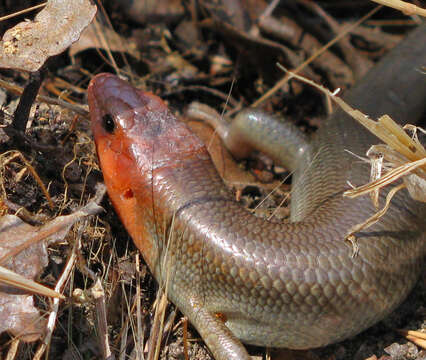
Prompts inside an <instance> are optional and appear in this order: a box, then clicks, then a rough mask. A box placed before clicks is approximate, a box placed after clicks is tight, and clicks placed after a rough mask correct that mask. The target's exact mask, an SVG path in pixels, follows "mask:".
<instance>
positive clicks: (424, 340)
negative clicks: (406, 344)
mask: <svg viewBox="0 0 426 360" xmlns="http://www.w3.org/2000/svg"><path fill="white" fill-rule="evenodd" d="M398 332H399V333H400V334H401V335H402V336H404V337H405V338H406V339H407V340H410V341H411V342H412V343H414V344H416V345H417V346H419V347H421V348H423V349H426V333H423V332H421V331H414V330H398Z"/></svg>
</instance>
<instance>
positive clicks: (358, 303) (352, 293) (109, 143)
mask: <svg viewBox="0 0 426 360" xmlns="http://www.w3.org/2000/svg"><path fill="white" fill-rule="evenodd" d="M425 62H426V26H425V25H423V26H420V27H419V28H418V29H416V30H415V31H413V32H412V33H411V34H410V35H409V36H408V37H407V38H406V39H405V40H404V41H403V42H402V43H401V44H400V45H399V46H398V47H397V48H396V49H394V50H393V51H392V52H391V53H390V54H388V55H387V56H386V57H385V59H384V60H382V61H381V63H380V64H378V65H377V66H376V67H375V68H374V69H373V70H372V71H371V72H370V73H369V74H368V75H367V76H366V77H365V78H364V79H363V81H362V82H360V83H359V84H358V85H357V86H356V87H354V88H353V89H352V90H350V91H349V92H348V93H347V95H346V96H345V99H346V101H348V102H349V103H350V104H351V105H352V106H353V107H355V108H359V109H360V110H362V111H363V112H365V113H367V114H368V115H370V116H371V117H377V116H379V115H382V114H385V113H386V114H389V115H391V116H392V117H393V118H394V119H397V120H400V121H404V122H407V121H415V120H416V119H417V118H419V117H420V116H421V115H422V114H424V112H425V107H426V101H425V100H426V96H425V95H426V78H425V76H424V75H423V74H421V73H420V72H419V71H418V69H419V68H420V67H421V66H424V65H425ZM88 98H89V106H90V114H91V122H92V130H93V134H94V138H95V142H96V147H97V152H98V156H99V161H100V165H101V168H102V171H103V175H104V180H105V183H106V185H107V188H108V193H109V196H110V199H111V201H112V203H113V205H114V207H115V209H116V211H117V213H118V215H119V216H120V218H121V220H122V222H123V223H124V225H125V227H126V229H127V231H128V232H129V234H130V235H131V237H132V238H133V240H134V242H135V244H136V246H137V247H138V248H139V249H140V251H141V252H142V254H143V257H144V259H145V261H146V262H147V264H148V266H149V268H150V269H151V271H152V273H153V275H154V276H155V278H156V279H157V281H158V282H159V283H160V284H163V285H166V286H167V294H168V297H169V299H170V300H171V301H172V302H174V303H175V304H176V305H177V306H178V307H179V309H180V310H181V311H182V312H183V313H184V314H185V315H186V316H187V317H188V318H189V320H190V321H191V322H192V324H193V325H194V326H195V327H196V329H197V330H198V332H199V333H200V335H201V336H202V338H203V339H204V341H205V342H206V344H207V345H208V347H209V348H210V350H211V351H212V353H213V355H214V357H215V359H216V360H221V359H235V360H236V359H249V356H248V354H247V352H246V350H245V348H244V346H243V345H242V344H241V342H240V341H239V340H238V339H240V340H241V341H242V342H245V343H249V344H255V345H262V346H272V347H287V348H292V349H306V348H314V347H320V346H324V345H327V344H330V343H333V342H337V341H340V340H343V339H345V338H347V337H350V336H353V335H355V334H357V333H359V332H360V331H362V330H363V329H366V328H368V327H369V326H371V325H373V324H374V323H376V322H378V321H380V320H381V319H383V318H384V317H385V316H386V315H387V314H389V313H390V312H391V311H392V310H393V309H395V307H396V306H398V304H400V303H401V302H402V300H403V299H404V298H405V297H406V295H407V294H408V292H409V291H410V290H411V289H412V287H413V285H414V284H415V282H416V279H417V278H418V276H419V273H420V272H421V270H422V266H423V260H424V255H425V253H426V236H425V228H426V221H425V215H426V209H425V206H423V205H421V204H420V203H417V202H415V201H413V200H411V199H410V198H409V197H408V195H407V193H406V192H405V190H404V191H400V192H399V193H398V194H397V195H396V196H395V197H394V198H393V200H392V205H391V207H390V208H389V210H388V212H387V213H386V215H385V216H384V217H383V218H382V219H381V220H380V221H379V222H378V223H377V224H375V225H374V226H373V227H371V228H369V229H368V230H365V231H363V232H361V233H358V234H357V243H358V246H359V254H358V256H356V257H353V256H352V247H351V245H349V244H348V243H347V242H345V241H344V236H345V234H346V233H347V231H348V229H350V228H351V227H352V226H353V225H355V224H359V223H361V222H363V221H364V220H365V219H367V218H368V217H369V216H370V215H371V214H372V213H373V212H374V208H373V206H372V205H371V203H370V200H369V198H368V197H365V198H361V199H358V200H349V199H345V198H343V197H342V192H343V191H344V190H345V189H347V188H348V182H350V183H352V184H357V185H359V184H363V183H365V182H367V181H368V174H369V169H368V165H366V164H363V163H362V162H360V161H358V160H357V159H356V158H354V157H353V155H351V154H349V153H348V152H346V151H345V150H349V151H351V152H353V153H356V154H359V155H363V154H365V151H366V150H367V149H368V147H369V146H370V145H371V144H374V143H376V142H377V139H375V138H374V137H373V136H371V135H369V134H368V133H367V132H366V130H364V129H363V128H361V126H360V125H358V124H357V123H356V122H355V121H354V120H353V119H351V118H349V117H348V116H347V115H345V114H343V113H342V112H341V111H336V112H335V114H334V115H332V116H331V117H329V118H328V119H327V120H326V121H325V123H324V125H323V126H322V127H321V128H320V130H319V131H318V132H317V134H316V135H315V138H314V139H313V141H312V142H311V143H310V144H309V145H308V144H305V143H304V142H303V141H300V143H301V147H302V148H301V150H300V151H299V152H298V155H297V156H295V157H293V158H292V157H291V155H290V156H289V154H288V153H287V152H286V149H285V146H284V147H283V146H278V150H274V149H272V150H271V152H272V153H273V154H271V155H272V156H273V158H275V159H277V158H279V154H280V152H283V153H284V155H286V156H287V158H289V160H287V163H290V166H294V167H295V166H298V167H297V169H296V170H295V174H294V179H293V183H294V191H293V195H292V212H293V214H292V217H291V222H286V223H282V224H278V223H274V222H269V221H267V220H263V219H260V218H257V217H256V216H254V215H252V214H251V213H249V212H248V211H247V210H246V209H244V208H242V207H241V206H240V205H239V204H238V203H236V202H235V201H234V200H233V197H232V196H231V195H230V193H229V191H228V189H227V188H226V187H225V186H224V184H223V182H222V180H221V178H220V177H219V175H218V173H217V171H216V169H215V168H214V166H213V164H212V161H211V159H210V157H209V155H208V153H207V151H206V148H205V146H204V144H202V143H201V141H200V140H199V139H198V138H197V137H196V136H195V135H194V134H192V133H191V131H190V130H189V129H188V128H187V126H186V125H185V124H183V123H181V122H179V121H178V120H177V119H176V118H175V117H174V116H173V115H172V114H171V113H170V111H169V110H168V109H167V107H166V105H165V104H164V103H163V102H162V100H161V99H159V98H158V97H156V96H155V95H153V94H151V93H147V92H144V91H141V90H137V89H135V88H134V87H132V86H131V85H130V84H128V83H127V82H125V81H123V80H121V79H119V78H118V77H116V76H114V75H111V74H100V75H97V76H96V77H94V78H93V79H92V81H91V83H90V85H89V89H88ZM254 114H255V115H253V116H251V115H250V114H249V115H250V116H246V117H245V118H247V119H250V118H251V120H247V121H248V122H247V124H248V125H247V126H249V127H250V128H251V129H252V130H253V131H254V130H256V129H258V130H259V131H260V133H261V134H266V135H267V134H268V133H269V134H272V138H274V136H275V137H276V138H277V136H276V134H280V131H281V130H280V129H279V128H278V125H276V124H275V123H274V124H269V123H266V122H264V121H263V120H262V119H260V118H259V117H258V116H257V115H256V114H257V113H256V112H254ZM234 128H238V126H234V127H232V126H230V127H229V129H227V131H229V132H232V131H234V130H232V129H234ZM243 128H244V126H243ZM267 129H272V130H270V131H269V130H267ZM282 133H283V134H284V135H285V134H286V131H284V132H282ZM251 134H254V133H251ZM266 135H265V136H266ZM290 135H291V134H290ZM227 136H229V138H228V140H226V139H225V141H227V142H228V145H229V146H230V147H232V144H235V143H237V144H238V140H235V139H238V137H237V136H236V135H235V134H233V133H231V134H227ZM263 136H264V135H261V136H259V138H260V140H261V138H262V137H263ZM232 138H234V140H232V141H231V140H229V139H232ZM279 140H280V141H281V140H282V141H285V139H279ZM268 141H269V140H267V141H266V143H268ZM270 141H273V140H270ZM274 151H275V153H274ZM296 158H297V160H298V161H299V164H298V165H291V164H292V160H294V159H296ZM293 164H294V162H293ZM381 200H382V202H383V198H382V199H381ZM218 314H220V315H221V316H217V315H218Z"/></svg>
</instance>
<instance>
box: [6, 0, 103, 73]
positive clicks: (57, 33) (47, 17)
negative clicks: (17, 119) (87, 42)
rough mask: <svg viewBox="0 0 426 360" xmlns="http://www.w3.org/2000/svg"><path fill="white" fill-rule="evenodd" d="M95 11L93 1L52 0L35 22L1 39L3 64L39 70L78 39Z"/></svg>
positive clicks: (19, 25)
mask: <svg viewBox="0 0 426 360" xmlns="http://www.w3.org/2000/svg"><path fill="white" fill-rule="evenodd" d="M95 14H96V6H95V5H92V4H91V2H90V0H74V1H68V0H49V1H48V3H47V5H46V7H45V8H44V9H43V10H42V11H40V12H39V13H38V14H37V16H36V17H35V19H34V20H33V21H23V22H21V23H19V24H18V25H16V26H14V27H13V28H11V29H9V30H8V31H6V33H5V34H4V36H3V39H2V41H1V42H0V67H3V68H12V69H20V70H26V71H31V72H33V71H37V70H38V69H40V67H41V66H42V65H43V64H44V63H45V61H46V60H47V59H48V58H49V57H51V56H53V55H57V54H60V53H61V52H63V51H64V50H65V49H67V48H68V47H69V46H70V45H71V44H72V43H73V42H75V41H77V40H78V38H79V37H80V34H81V32H82V31H83V30H84V29H85V28H86V27H87V25H89V23H90V22H91V21H92V19H93V17H94V16H95Z"/></svg>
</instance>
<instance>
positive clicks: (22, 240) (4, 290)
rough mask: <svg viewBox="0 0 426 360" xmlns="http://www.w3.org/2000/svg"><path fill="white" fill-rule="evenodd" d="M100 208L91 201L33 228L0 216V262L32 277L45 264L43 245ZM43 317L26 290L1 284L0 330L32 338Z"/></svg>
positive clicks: (41, 329) (39, 333)
mask: <svg viewBox="0 0 426 360" xmlns="http://www.w3.org/2000/svg"><path fill="white" fill-rule="evenodd" d="M101 210H102V208H101V207H100V206H98V205H97V204H96V203H95V202H90V203H89V204H88V205H86V206H85V207H83V208H82V209H80V210H78V211H76V212H74V213H73V214H71V215H66V216H60V217H57V218H56V219H54V220H52V221H50V222H49V223H47V224H45V225H43V226H40V227H35V226H31V225H29V224H26V223H24V222H23V221H22V220H21V219H20V218H19V217H17V216H14V215H6V216H3V217H1V218H0V265H1V266H4V267H5V268H7V269H9V270H12V271H14V272H15V273H17V274H19V275H22V276H24V277H26V278H27V279H35V278H36V277H37V276H38V275H39V274H40V272H41V271H43V269H44V267H45V266H46V265H47V263H48V257H47V250H46V245H47V244H49V243H52V242H58V241H62V240H63V238H64V237H65V236H66V234H67V232H68V231H69V229H70V228H71V226H72V225H73V224H74V223H75V222H77V221H79V220H81V219H82V218H83V217H86V216H88V215H94V214H96V213H99V212H100V211H101ZM44 328H45V319H44V318H42V317H41V316H40V313H39V311H38V310H37V308H35V307H34V302H33V297H32V295H29V294H28V293H27V292H26V291H23V290H20V289H17V288H16V287H12V286H9V285H5V284H3V283H0V333H2V332H4V331H10V332H11V333H12V334H13V335H14V336H18V337H20V338H21V339H23V340H24V341H35V340H37V339H38V338H40V337H41V336H42V334H43V332H44Z"/></svg>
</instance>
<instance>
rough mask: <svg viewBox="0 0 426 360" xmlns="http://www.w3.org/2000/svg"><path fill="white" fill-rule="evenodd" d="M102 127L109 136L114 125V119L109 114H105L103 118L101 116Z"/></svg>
mask: <svg viewBox="0 0 426 360" xmlns="http://www.w3.org/2000/svg"><path fill="white" fill-rule="evenodd" d="M102 126H103V128H104V129H105V130H106V131H107V132H109V133H110V134H112V133H113V132H114V129H115V123H114V119H113V118H112V116H111V115H110V114H105V115H104V116H102Z"/></svg>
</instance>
